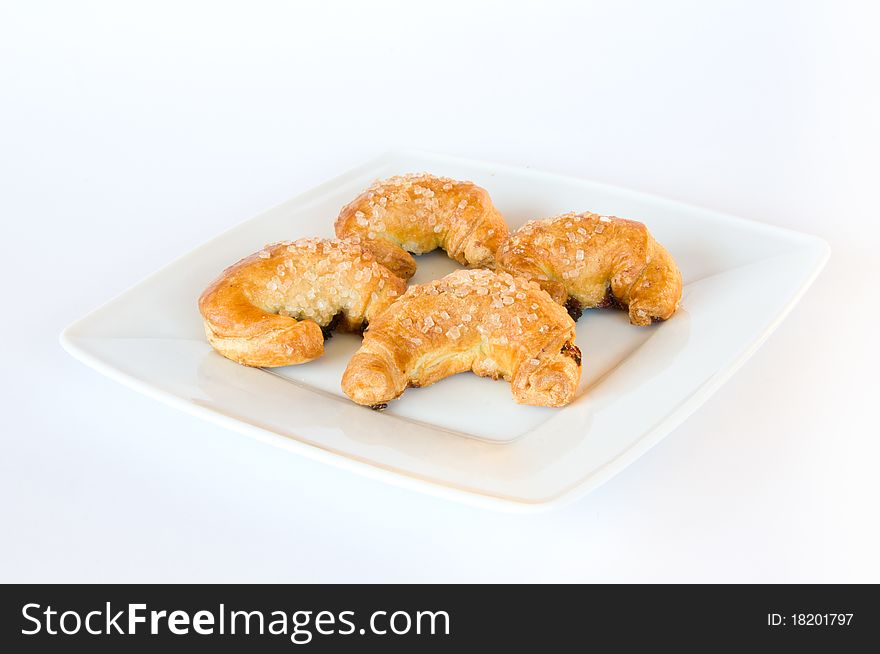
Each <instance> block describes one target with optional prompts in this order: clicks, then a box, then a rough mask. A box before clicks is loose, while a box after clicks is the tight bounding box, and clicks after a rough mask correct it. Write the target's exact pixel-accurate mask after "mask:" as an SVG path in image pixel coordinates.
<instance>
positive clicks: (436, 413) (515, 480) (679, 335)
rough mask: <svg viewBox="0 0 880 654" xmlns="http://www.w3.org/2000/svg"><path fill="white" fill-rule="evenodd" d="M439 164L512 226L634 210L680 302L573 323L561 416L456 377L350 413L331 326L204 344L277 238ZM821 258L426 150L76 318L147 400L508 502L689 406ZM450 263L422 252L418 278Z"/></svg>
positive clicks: (752, 234) (75, 351)
mask: <svg viewBox="0 0 880 654" xmlns="http://www.w3.org/2000/svg"><path fill="white" fill-rule="evenodd" d="M421 170H428V171H431V172H434V173H437V174H445V175H450V176H453V177H458V178H466V179H471V180H473V181H475V182H476V183H478V184H480V185H481V186H484V187H485V188H487V189H488V190H489V192H490V193H491V195H492V198H493V200H494V202H495V203H496V205H497V206H498V207H499V209H500V210H501V211H502V212H503V213H504V215H505V217H506V218H507V219H508V222H509V223H510V225H511V227H512V228H515V227H517V226H519V225H521V224H522V223H523V222H525V221H526V220H528V219H530V218H538V217H545V216H552V215H555V214H557V213H560V212H563V211H567V210H592V211H597V212H601V213H608V214H614V215H618V216H623V217H629V218H634V219H637V220H641V221H643V222H645V223H647V224H648V225H649V227H650V229H651V231H652V232H653V233H654V234H655V236H656V237H657V238H658V240H660V241H661V242H662V243H663V244H664V245H665V246H666V247H667V248H668V249H669V250H670V252H671V253H672V254H673V256H675V258H676V260H677V261H678V263H679V266H680V268H681V270H682V274H683V276H684V282H685V290H684V298H683V301H682V308H681V310H680V311H679V312H678V313H677V314H676V315H675V316H674V317H673V318H672V319H671V320H669V321H667V322H665V323H662V324H659V325H655V326H652V327H650V328H638V327H633V326H631V325H629V323H628V321H627V320H626V316H625V314H624V313H623V312H617V311H612V310H605V311H588V312H586V313H585V315H584V316H583V317H582V318H581V320H580V321H579V322H578V344H579V346H580V347H581V349H582V351H583V354H584V375H583V380H582V384H581V389H580V392H579V395H578V398H577V399H576V400H575V401H574V402H573V403H572V404H571V405H569V406H567V407H565V408H563V409H544V408H536V407H523V406H519V405H516V404H514V403H513V401H512V400H511V398H510V392H509V388H508V386H507V384H505V383H504V382H492V381H490V380H487V379H481V378H478V377H476V376H474V375H469V374H468V375H458V376H456V377H454V378H450V379H447V380H444V381H442V382H440V383H438V384H436V385H434V386H431V387H428V388H423V389H411V390H408V391H407V392H406V394H405V396H404V397H403V398H402V399H400V400H397V401H395V402H393V403H391V405H390V406H389V408H388V409H387V410H386V411H385V412H383V413H376V412H372V411H370V410H368V409H364V408H362V407H358V406H355V405H354V404H352V403H351V402H349V401H348V400H347V399H345V397H344V396H343V394H342V392H341V390H340V389H339V379H340V377H341V374H342V370H343V369H344V367H345V364H346V362H347V360H348V357H349V356H350V354H351V353H352V352H353V351H354V349H355V348H356V347H357V343H358V339H357V338H356V337H354V336H347V335H336V336H334V338H333V339H331V340H330V341H329V342H328V344H327V345H328V347H327V352H326V354H325V356H324V357H323V358H321V359H319V360H317V361H315V362H312V363H309V364H306V365H303V366H292V367H289V368H284V369H276V370H274V371H272V372H271V373H270V372H268V371H263V370H255V369H250V368H245V367H242V366H238V365H236V364H234V363H232V362H230V361H227V360H226V359H224V358H222V357H220V356H219V355H217V354H216V353H214V352H213V351H212V350H211V348H210V347H209V346H208V345H207V343H206V342H205V340H204V336H203V333H202V327H201V320H200V317H199V314H198V311H197V309H196V298H197V297H198V295H199V293H200V292H201V290H202V289H203V288H204V287H205V286H206V285H207V283H208V282H209V281H210V280H211V279H213V278H214V277H215V276H216V275H217V274H218V272H219V271H220V270H222V268H224V267H225V266H226V265H228V264H229V263H231V262H233V261H235V260H237V259H239V258H241V257H242V256H245V255H247V254H249V253H251V252H253V251H255V250H257V249H259V248H260V247H262V246H263V245H264V244H266V243H270V242H273V241H278V240H284V239H295V238H297V237H299V236H306V235H317V236H331V235H332V229H333V228H332V224H333V219H334V218H335V216H336V213H337V212H338V210H339V208H340V207H341V206H342V205H343V204H345V202H347V201H348V200H349V199H350V198H352V197H353V196H354V195H356V193H357V192H358V191H359V190H361V189H362V188H363V187H365V186H366V185H368V184H369V182H370V181H372V180H373V179H375V178H377V177H384V176H387V175H391V174H395V173H402V172H411V171H421ZM827 258H828V247H827V245H826V244H825V243H824V241H822V240H821V239H819V238H816V237H813V236H809V235H805V234H801V233H797V232H792V231H788V230H784V229H780V228H776V227H771V226H768V225H764V224H760V223H755V222H751V221H746V220H742V219H738V218H734V217H730V216H726V215H721V214H718V213H715V212H711V211H707V210H704V209H699V208H696V207H691V206H687V205H683V204H680V203H676V202H673V201H669V200H665V199H661V198H658V197H654V196H650V195H645V194H641V193H636V192H633V191H629V190H624V189H619V188H614V187H609V186H607V185H602V184H597V183H593V182H588V181H583V180H578V179H571V178H565V177H561V176H558V175H553V174H547V173H541V172H536V171H532V170H526V169H518V168H512V167H508V166H498V165H493V164H488V163H479V162H473V161H466V160H460V159H454V158H450V157H446V156H438V155H432V154H427V153H421V152H410V151H407V152H397V153H390V154H387V155H384V156H382V157H380V158H378V159H376V160H374V161H372V162H371V163H369V164H367V165H365V166H362V167H360V168H358V169H356V170H353V171H351V172H349V173H346V174H345V175H343V176H341V177H339V178H337V179H335V180H332V181H331V182H328V183H326V184H323V185H322V186H320V187H317V188H315V189H314V190H312V191H310V192H308V193H306V194H304V195H302V196H300V197H298V198H295V199H293V200H290V201H289V202H286V203H284V204H282V205H280V206H278V207H275V208H274V209H271V210H269V211H267V212H265V213H263V214H261V215H259V216H257V217H255V218H253V219H251V220H249V221H247V222H245V223H242V224H241V225H239V226H238V227H235V228H234V229H232V230H230V231H228V232H226V233H224V234H222V235H221V236H219V237H217V238H215V239H214V240H212V241H210V242H209V243H206V244H205V245H203V246H201V247H199V248H197V249H196V250H194V251H193V252H191V253H189V254H187V255H185V256H184V257H182V258H180V259H178V260H177V261H175V262H173V263H171V264H170V265H168V266H167V267H165V268H163V269H162V270H160V271H159V272H157V273H155V274H154V275H152V276H151V277H149V278H148V279H146V280H144V281H143V282H141V283H140V284H138V285H136V286H135V287H133V288H132V289H130V290H129V291H126V292H125V293H123V294H122V295H120V296H119V297H117V298H115V299H114V300H112V301H110V302H109V303H107V304H106V305H104V306H103V307H101V308H99V309H97V310H96V311H94V312H93V313H91V314H89V315H88V316H86V317H85V318H83V319H82V320H80V321H78V322H76V323H75V324H73V325H71V326H70V327H68V328H67V329H66V330H65V331H64V333H63V334H62V338H61V340H62V344H63V345H64V347H65V348H66V349H67V350H68V351H69V352H70V353H71V354H72V355H73V356H75V357H77V358H78V359H80V360H81V361H83V362H85V363H86V364H88V365H90V366H92V367H94V368H95V369H97V370H99V371H101V372H103V373H104V374H106V375H108V376H110V377H112V378H114V379H116V380H118V381H120V382H122V383H125V384H127V385H129V386H131V387H133V388H135V389H137V390H139V391H142V392H144V393H146V394H148V395H150V396H152V397H155V398H157V399H160V400H162V401H164V402H166V403H168V404H171V405H173V406H176V407H178V408H181V409H183V410H185V411H188V412H190V413H194V414H197V415H200V416H203V417H205V418H207V419H210V420H213V421H215V422H218V423H220V424H223V425H225V426H228V427H230V428H232V429H236V430H238V431H240V432H242V433H244V434H247V435H250V436H253V437H255V438H258V439H260V440H263V441H264V442H267V443H271V444H273V445H277V446H279V447H283V448H286V449H289V450H293V451H298V452H301V453H303V454H306V455H309V456H312V457H314V458H317V459H320V460H323V461H326V462H328V463H332V464H335V465H339V466H344V467H348V468H350V469H352V470H356V471H358V472H361V473H365V474H369V475H372V476H376V477H379V478H382V479H385V480H387V481H390V482H394V483H398V484H402V485H407V486H412V487H414V488H418V489H420V490H424V491H427V492H431V493H434V494H439V495H442V496H446V497H450V498H453V499H458V500H463V501H467V502H471V503H477V504H482V505H485V506H491V507H495V508H503V509H536V508H546V507H549V506H553V505H558V504H559V503H561V502H563V501H566V500H571V499H573V498H575V497H578V496H580V495H582V494H584V493H586V492H588V491H589V490H590V489H592V488H594V487H596V486H597V485H598V484H600V483H601V482H602V481H604V480H606V479H608V478H609V477H611V476H612V475H613V474H615V473H616V472H618V471H619V470H621V469H622V468H623V467H624V466H626V465H627V464H628V463H630V462H632V461H633V460H635V459H636V458H637V457H638V456H639V455H640V454H642V453H643V452H645V451H646V450H647V449H648V448H649V447H650V446H651V445H653V444H654V443H656V442H657V441H659V440H660V439H661V438H662V437H663V436H665V435H666V434H667V433H669V431H670V430H671V429H673V428H674V427H675V426H676V425H677V424H678V423H680V422H681V421H682V420H684V419H685V418H686V417H687V416H688V415H689V414H690V413H692V412H693V411H694V410H695V409H696V408H697V407H698V406H699V405H700V404H701V403H702V402H703V401H705V400H706V399H707V398H708V397H709V395H710V394H711V393H712V392H713V391H714V390H715V389H717V388H718V387H719V386H720V385H721V384H722V383H723V382H724V380H725V379H727V378H728V377H729V376H730V375H731V374H732V373H733V372H734V371H735V370H736V368H737V367H738V366H739V365H741V364H742V363H743V362H744V361H745V360H746V359H747V358H748V357H749V356H750V355H751V354H752V353H753V352H754V351H755V350H756V349H757V347H758V346H759V345H760V344H761V342H763V340H764V339H765V338H766V337H767V336H768V335H769V334H770V333H771V332H772V330H773V329H774V328H775V327H776V325H777V324H778V323H779V322H780V320H781V319H782V318H783V317H784V316H785V314H786V313H787V312H788V311H789V310H790V309H791V307H792V306H793V305H794V303H795V302H796V301H797V300H798V299H799V297H800V296H801V294H802V293H803V292H804V291H805V290H806V288H807V287H808V286H809V284H810V283H811V281H812V280H813V279H814V278H815V276H816V275H817V274H818V272H819V271H820V270H821V268H822V266H823V265H824V263H825V261H826V260H827ZM453 268H454V265H453V264H452V262H451V261H450V260H449V259H447V258H446V257H445V256H443V255H442V254H432V255H427V256H424V257H421V258H420V259H419V272H418V273H417V276H416V278H415V280H416V281H423V280H425V279H430V278H433V277H436V276H439V275H441V274H444V273H445V272H448V271H449V270H452V269H453Z"/></svg>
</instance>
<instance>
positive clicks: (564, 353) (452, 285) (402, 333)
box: [342, 270, 581, 407]
mask: <svg viewBox="0 0 880 654" xmlns="http://www.w3.org/2000/svg"><path fill="white" fill-rule="evenodd" d="M574 341H575V324H574V321H573V320H572V319H571V317H570V316H569V315H568V314H567V313H566V311H565V309H564V308H563V307H562V306H560V305H559V304H558V303H556V302H554V301H553V299H552V298H551V297H550V296H549V295H548V294H547V293H546V292H544V291H543V290H541V289H540V287H538V285H537V284H535V283H533V282H529V281H528V280H526V279H523V278H515V277H513V276H512V275H509V274H507V273H495V272H492V271H489V270H457V271H455V272H453V273H451V274H449V275H447V276H446V277H443V278H442V279H439V280H435V281H433V282H431V283H429V284H422V285H419V286H411V287H410V288H409V289H407V291H406V293H404V295H403V296H401V298H400V299H399V300H397V301H396V302H394V303H393V304H392V305H391V306H390V307H389V308H388V309H387V310H386V311H385V312H384V313H383V314H381V315H380V316H379V317H378V318H377V319H376V320H375V321H371V323H370V327H369V329H368V330H367V331H366V332H365V334H364V340H363V343H362V345H361V348H360V349H359V350H358V351H357V353H356V354H355V355H354V357H353V358H352V360H351V361H350V362H349V364H348V368H346V370H345V374H344V375H343V378H342V389H343V391H344V392H345V394H346V395H348V396H349V397H350V398H351V399H352V400H354V401H355V402H357V403H358V404H363V405H367V406H372V407H381V406H382V405H384V404H385V403H387V402H388V401H390V400H392V399H394V398H396V397H399V396H400V395H401V394H402V393H403V392H404V390H405V389H406V388H407V387H408V386H427V385H429V384H433V383H434V382H437V381H439V380H441V379H443V378H445V377H448V376H450V375H454V374H456V373H459V372H465V371H469V370H471V371H473V372H475V373H476V374H478V375H480V376H483V377H492V378H494V379H498V378H499V377H500V378H503V379H505V380H507V381H509V382H510V384H511V391H512V393H513V397H514V400H515V401H516V402H519V403H521V404H532V405H539V406H563V405H565V404H568V403H569V402H571V401H572V399H573V398H574V396H575V393H576V391H577V387H578V383H579V381H580V375H581V353H580V350H579V349H578V347H577V346H576V345H575V342H574Z"/></svg>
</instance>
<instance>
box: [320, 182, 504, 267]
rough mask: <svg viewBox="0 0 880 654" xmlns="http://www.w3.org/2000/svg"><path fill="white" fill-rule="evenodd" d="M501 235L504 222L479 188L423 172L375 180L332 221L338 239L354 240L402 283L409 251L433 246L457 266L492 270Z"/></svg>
mask: <svg viewBox="0 0 880 654" xmlns="http://www.w3.org/2000/svg"><path fill="white" fill-rule="evenodd" d="M507 234H508V229H507V223H505V222H504V218H503V217H502V216H501V214H500V213H499V212H498V210H497V209H496V208H495V207H494V206H493V204H492V200H490V199H489V194H488V193H487V192H486V190H485V189H482V188H480V187H479V186H477V185H475V184H473V183H472V182H461V181H457V180H454V179H449V178H448V177H436V176H434V175H429V174H427V173H422V174H417V175H401V176H397V177H391V178H389V179H386V180H383V181H378V182H376V183H375V184H373V185H372V186H371V187H370V188H368V189H367V190H366V191H364V192H363V193H361V194H360V195H359V196H358V197H356V198H355V199H354V200H352V201H351V202H350V203H349V204H348V205H346V206H345V207H343V208H342V211H340V213H339V217H338V218H337V219H336V235H337V236H338V237H339V238H346V237H351V236H357V237H359V238H360V239H361V240H360V242H361V243H362V244H363V245H364V247H366V248H368V249H370V250H371V251H372V252H373V254H375V255H376V259H377V260H378V261H379V263H381V264H382V265H383V266H386V267H388V268H389V269H390V270H391V271H392V272H393V273H395V274H396V275H399V276H400V277H403V278H404V279H409V278H410V277H412V275H413V274H414V273H415V271H416V263H415V260H414V259H413V258H412V256H410V255H409V254H408V253H409V252H412V253H415V254H424V253H426V252H430V251H432V250H435V249H436V248H442V249H444V250H446V253H447V254H448V255H449V256H450V257H452V258H453V259H455V260H456V261H458V262H459V263H460V264H463V265H466V266H472V267H492V265H493V264H494V261H495V250H496V249H497V248H498V246H499V245H500V244H501V242H502V241H503V240H504V239H506V238H507Z"/></svg>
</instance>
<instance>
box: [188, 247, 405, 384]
mask: <svg viewBox="0 0 880 654" xmlns="http://www.w3.org/2000/svg"><path fill="white" fill-rule="evenodd" d="M405 287H406V284H405V282H404V281H403V280H402V279H400V278H399V277H397V276H395V275H393V274H391V272H390V271H389V270H388V269H386V268H384V267H383V266H380V265H379V264H378V263H376V260H375V258H374V257H373V255H372V254H370V253H369V252H367V251H366V250H364V249H363V248H361V246H360V245H357V244H356V243H350V242H347V241H341V240H337V239H332V240H328V239H300V240H298V241H296V242H295V243H291V242H289V241H287V242H283V243H276V244H274V245H269V246H267V247H266V248H264V249H263V250H260V251H259V252H257V253H255V254H252V255H251V256H249V257H247V258H246V259H242V260H241V261H239V262H238V263H236V264H235V265H233V266H230V267H229V268H227V269H226V270H225V271H223V273H222V274H221V275H220V277H219V278H218V279H216V280H215V281H214V282H213V283H212V284H211V285H210V286H208V288H207V289H205V292H204V293H202V296H201V297H200V298H199V310H200V311H201V313H202V317H203V318H204V323H205V334H206V335H207V337H208V341H209V342H210V343H211V345H212V346H214V349H216V350H217V351H218V352H219V353H220V354H222V355H223V356H225V357H227V358H229V359H232V360H233V361H236V362H238V363H241V364H244V365H247V366H261V367H274V366H288V365H292V364H296V363H305V362H306V361H311V360H312V359H316V358H317V357H319V356H321V355H322V354H323V353H324V331H327V332H328V333H329V330H330V329H333V328H334V327H336V326H338V327H339V328H340V329H344V330H348V331H360V330H361V329H362V328H363V326H364V324H366V323H367V322H369V321H371V320H372V319H373V318H374V317H375V316H377V315H379V314H380V313H381V312H382V311H384V310H385V308H386V307H387V306H388V305H389V304H391V303H392V302H393V301H394V300H396V299H397V298H398V297H399V296H400V295H401V294H402V293H403V291H404V289H405Z"/></svg>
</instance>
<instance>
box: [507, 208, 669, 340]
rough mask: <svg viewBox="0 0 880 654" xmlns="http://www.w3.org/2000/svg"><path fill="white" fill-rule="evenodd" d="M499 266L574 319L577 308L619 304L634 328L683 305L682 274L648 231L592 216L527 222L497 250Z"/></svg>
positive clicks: (571, 215) (572, 215) (629, 223)
mask: <svg viewBox="0 0 880 654" xmlns="http://www.w3.org/2000/svg"><path fill="white" fill-rule="evenodd" d="M497 267H498V269H499V270H506V271H508V272H510V273H513V274H515V275H523V276H525V277H528V278H530V279H534V280H535V281H537V282H538V283H539V284H540V285H541V286H542V287H543V288H544V289H545V290H546V291H547V292H548V293H550V295H552V296H553V298H554V299H556V300H557V301H558V302H561V303H563V302H567V306H568V307H569V309H570V311H571V312H572V315H573V317H574V318H575V319H577V317H578V316H579V315H580V313H579V312H580V308H581V307H603V306H609V305H618V306H621V307H628V308H629V320H630V322H631V323H632V324H634V325H650V324H651V322H652V321H653V320H666V319H667V318H669V317H670V316H672V314H673V313H675V311H676V309H677V308H678V304H679V302H680V300H681V273H680V272H679V270H678V268H677V267H676V265H675V261H674V260H673V259H672V256H671V255H670V254H669V253H668V252H667V251H666V249H665V248H664V247H663V246H662V245H660V244H659V243H658V242H657V241H655V240H654V237H653V236H651V234H650V232H648V229H647V228H646V227H645V226H644V225H643V224H642V223H639V222H635V221H632V220H624V219H622V218H614V217H609V216H600V215H598V214H595V213H566V214H563V215H561V216H557V217H556V218H548V219H545V220H532V221H529V222H528V223H526V224H525V225H523V226H522V227H521V228H520V229H518V230H517V231H516V232H514V233H513V234H511V235H510V238H508V239H507V241H506V242H505V243H503V244H502V246H501V247H500V248H499V250H498V255H497Z"/></svg>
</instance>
